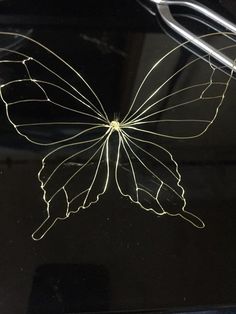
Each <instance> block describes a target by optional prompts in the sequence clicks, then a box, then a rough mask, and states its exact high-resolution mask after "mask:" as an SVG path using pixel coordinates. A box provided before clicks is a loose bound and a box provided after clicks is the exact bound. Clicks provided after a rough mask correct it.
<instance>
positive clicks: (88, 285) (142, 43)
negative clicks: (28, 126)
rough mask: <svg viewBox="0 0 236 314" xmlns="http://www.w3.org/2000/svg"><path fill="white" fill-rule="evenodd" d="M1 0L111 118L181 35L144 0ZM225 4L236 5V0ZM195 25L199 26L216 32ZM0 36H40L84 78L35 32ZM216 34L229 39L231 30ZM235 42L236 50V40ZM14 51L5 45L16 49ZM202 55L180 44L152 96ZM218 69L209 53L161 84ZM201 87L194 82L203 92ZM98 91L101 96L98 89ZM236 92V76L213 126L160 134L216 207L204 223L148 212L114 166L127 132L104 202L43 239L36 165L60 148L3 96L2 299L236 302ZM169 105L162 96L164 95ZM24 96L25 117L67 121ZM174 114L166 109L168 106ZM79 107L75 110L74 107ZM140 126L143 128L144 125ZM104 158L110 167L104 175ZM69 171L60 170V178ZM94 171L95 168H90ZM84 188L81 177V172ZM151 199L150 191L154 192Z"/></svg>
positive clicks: (199, 113)
mask: <svg viewBox="0 0 236 314" xmlns="http://www.w3.org/2000/svg"><path fill="white" fill-rule="evenodd" d="M232 5H233V2H232ZM1 6H2V12H3V24H4V25H3V27H2V28H1V31H11V32H17V33H21V34H27V35H28V36H30V37H32V38H34V39H36V40H37V41H39V42H41V43H43V44H44V45H45V46H47V47H48V48H50V49H51V50H52V51H54V52H56V53H57V54H58V55H59V56H61V57H62V58H63V59H64V60H66V61H67V62H68V63H69V64H70V65H72V66H73V67H74V68H75V69H76V70H78V71H79V73H80V74H81V75H82V76H83V78H84V79H86V81H87V82H88V83H89V84H90V86H91V87H92V88H93V89H94V91H95V92H96V94H97V95H98V97H99V99H100V100H101V102H102V104H103V105H104V107H105V110H106V112H107V113H108V116H109V119H110V120H113V119H115V118H116V117H118V118H119V119H121V117H124V115H125V114H126V112H127V110H128V108H129V106H130V104H131V101H132V99H133V97H134V95H135V91H136V90H137V88H138V86H139V85H140V83H141V82H142V80H143V78H144V76H145V75H146V74H147V72H148V71H149V70H150V68H151V67H152V66H153V65H154V64H155V62H157V61H158V60H159V59H160V58H161V57H162V56H163V55H164V54H165V53H167V52H168V51H169V50H171V49H172V48H174V47H176V46H177V43H176V42H175V41H174V39H172V38H171V37H169V36H168V35H166V34H165V33H163V31H162V30H161V28H160V27H159V25H158V23H157V22H156V20H155V18H153V17H152V16H151V15H150V14H149V13H148V12H146V11H145V10H144V9H143V8H142V7H141V6H140V5H139V4H137V3H136V2H118V1H112V2H104V3H103V4H102V3H100V4H96V5H95V4H94V3H90V4H89V2H88V4H82V3H81V4H77V3H74V4H72V3H71V4H70V6H69V7H68V6H67V3H65V2H58V5H56V7H55V3H53V2H52V3H47V5H46V4H44V2H42V4H41V5H39V6H34V5H32V3H31V4H30V3H28V2H27V1H24V2H22V3H21V4H19V3H18V2H17V4H16V2H15V1H9V2H8V1H3V2H2V3H0V7H1ZM212 8H213V9H214V8H215V9H216V10H219V9H220V5H219V4H218V3H217V4H215V7H213V6H212ZM223 9H224V13H225V14H226V16H227V10H230V9H231V7H230V1H228V3H227V5H225V6H224V8H223ZM231 13H232V12H231ZM24 14H25V16H24ZM97 14H99V15H100V16H98V15H97ZM228 16H229V15H228ZM191 23H192V22H190V25H191ZM196 25H197V24H195V28H196V30H200V31H199V33H200V34H202V33H204V32H203V29H202V27H200V25H199V29H198V27H197V26H196ZM207 32H209V30H207ZM0 43H1V47H9V49H12V50H15V51H19V52H20V51H24V49H28V53H32V54H33V55H34V54H36V55H38V57H40V58H42V60H43V62H47V63H48V64H49V65H50V66H51V67H53V69H54V70H55V71H60V73H61V75H63V77H65V78H66V79H68V80H73V77H70V73H69V72H67V71H64V68H63V67H62V68H60V65H57V64H56V63H54V61H53V60H50V59H48V57H47V55H46V54H45V55H41V54H40V50H37V49H35V48H34V47H33V46H32V47H30V46H27V45H28V43H27V41H24V40H19V38H11V37H7V38H3V37H2V36H0ZM216 44H217V45H218V46H219V47H221V45H223V43H222V42H221V41H217V42H216ZM224 45H225V43H224ZM234 49H235V51H236V48H234ZM230 52H231V54H233V50H231V51H230ZM1 58H3V59H6V55H4V53H3V52H2V54H1ZM191 58H193V55H192V53H191V52H190V51H187V50H185V49H182V50H181V51H178V52H177V53H175V54H173V56H172V58H171V59H170V60H169V61H168V62H166V63H164V64H163V66H162V67H160V69H159V70H158V71H157V72H155V75H154V76H153V77H152V78H151V79H150V81H148V84H147V86H146V89H144V90H143V91H142V94H141V96H140V103H142V101H143V100H144V99H147V97H148V95H150V92H151V91H152V90H153V88H155V85H156V84H160V82H161V80H163V78H165V77H168V76H170V75H171V73H174V72H175V71H177V69H178V68H180V67H181V66H183V65H184V64H185V63H186V62H189V61H188V60H191ZM36 71H37V70H36ZM19 73H20V71H19V72H18V69H17V68H15V67H14V69H13V68H12V67H11V66H9V65H7V64H4V65H3V64H1V74H0V79H1V84H2V83H4V82H5V81H6V80H12V79H14V78H16V79H19ZM209 73H211V68H209V66H207V65H206V63H205V62H203V61H202V63H201V64H199V65H198V66H195V67H192V68H191V69H190V70H187V71H186V72H184V74H183V75H182V74H181V75H179V76H177V78H176V80H175V81H174V83H171V84H167V85H166V86H165V89H164V90H163V91H162V93H163V94H166V93H167V94H168V93H170V92H171V91H172V92H173V91H176V90H178V89H180V88H184V86H189V85H191V84H196V82H197V81H198V82H205V81H207V80H209V77H210V76H209V75H210V74H209ZM225 77H226V74H225V73H223V72H222V73H220V74H219V80H221V81H222V80H225ZM45 79H48V78H45ZM191 82H193V83H191ZM25 88H26V90H27V86H26V87H25ZM22 90H23V89H22V88H20V89H18V90H17V89H15V90H9V91H8V92H7V94H6V95H7V96H6V97H9V99H13V98H14V97H16V98H17V97H20V95H21V93H22ZM193 92H194V91H193V90H190V94H189V96H188V97H190V99H191V98H193V94H191V93H193ZM208 92H209V95H210V93H213V94H214V93H216V92H219V93H221V91H220V89H217V90H216V89H212V90H209V91H208ZM85 93H88V94H87V96H88V97H91V94H90V95H89V92H85ZM57 97H58V98H60V95H58V96H57ZM162 97H164V96H162ZM181 97H182V96H181V95H179V96H176V97H175V98H174V99H173V100H172V101H174V102H176V103H181V102H182V98H181ZM235 99H236V95H235V80H234V79H233V78H232V80H231V83H230V85H229V89H228V90H227V93H226V94H225V99H224V102H223V104H222V106H221V107H220V108H219V113H218V116H217V118H216V119H215V121H214V123H213V124H212V125H211V126H210V128H209V130H207V132H206V133H204V134H203V135H202V136H201V137H197V138H191V139H188V140H184V139H169V138H163V137H160V139H159V142H158V143H160V145H163V146H164V147H165V148H166V149H168V151H170V152H171V154H172V155H173V156H174V159H175V160H176V162H178V165H179V168H178V169H179V172H180V173H181V178H182V179H181V184H182V186H183V187H184V190H185V198H186V200H187V206H186V208H187V210H189V211H190V212H191V213H193V214H195V215H197V216H198V217H200V218H201V219H202V220H203V221H204V223H205V224H206V227H205V228H204V229H197V228H195V227H194V226H193V225H191V224H190V223H188V222H187V221H185V220H183V219H181V218H180V217H170V216H168V215H166V216H162V217H159V216H157V215H155V214H154V213H152V212H147V211H145V210H144V209H142V208H141V207H140V206H139V205H138V204H135V203H133V202H131V201H130V199H129V198H126V197H124V196H122V195H121V194H120V193H119V191H118V189H117V186H116V182H115V178H114V168H115V162H116V147H117V146H116V145H117V137H114V140H113V141H112V142H111V145H110V149H111V156H110V160H111V175H110V178H109V179H110V180H109V184H108V188H107V191H106V193H104V194H103V195H102V196H101V197H100V200H99V202H97V203H96V204H93V205H91V206H90V207H89V208H87V209H84V210H83V209H81V210H80V211H79V212H78V213H76V214H72V215H71V216H70V217H69V218H68V219H66V220H65V221H58V222H57V223H56V224H55V226H54V227H53V228H52V229H51V230H50V231H49V232H48V234H47V235H46V236H45V237H44V238H43V239H42V240H41V241H38V242H35V241H33V240H32V238H31V234H32V232H33V231H34V230H35V229H36V228H37V227H38V226H39V225H40V224H41V222H42V221H43V220H44V219H45V217H46V204H45V202H44V201H43V193H42V190H41V189H40V183H39V181H38V178H37V175H38V171H39V170H40V168H41V160H42V158H43V157H44V156H45V155H46V154H47V153H49V152H50V151H51V148H50V147H43V146H38V145H34V144H33V143H30V142H29V141H27V140H26V139H25V138H24V137H22V136H20V135H19V134H17V132H16V130H15V129H14V127H13V125H11V124H10V123H9V120H8V119H7V116H6V110H5V107H4V104H3V102H2V103H1V106H0V117H1V136H0V195H1V197H0V209H1V220H0V226H1V246H0V250H1V254H0V313H1V314H7V313H9V314H10V313H11V314H20V313H27V314H32V313H38V314H43V313H50V314H53V313H79V312H83V311H84V312H93V311H94V312H105V313H106V312H107V313H109V312H112V311H125V312H126V311H127V312H129V311H137V312H144V311H151V310H152V311H159V310H161V309H168V310H169V311H176V310H175V309H177V308H179V309H183V310H184V309H190V308H191V309H198V308H209V307H213V308H214V307H216V308H221V307H225V306H226V307H228V306H233V304H235V303H236V266H235V265H236V253H235V244H234V243H235V240H236V232H235V221H236V211H235V200H236V199H235V175H236V168H235V160H236V149H235V147H236V135H235V114H236V107H235ZM63 101H65V100H64V99H63ZM216 101H217V100H216ZM168 105H169V104H168V102H166V103H163V104H162V106H163V107H162V108H166V107H165V106H167V107H168ZM216 107H217V103H216V102H214V101H213V102H212V103H208V107H206V106H204V108H203V107H202V106H199V107H194V108H193V107H191V108H193V111H191V112H193V114H194V119H196V118H199V117H205V115H206V116H208V118H209V115H210V116H211V117H212V109H214V108H216ZM144 108H145V107H144ZM184 108H185V107H184ZM198 108H201V109H200V110H198ZM12 110H13V112H12V116H13V117H14V119H16V120H17V121H22V120H24V121H32V120H33V119H34V118H35V117H36V116H37V117H40V118H41V119H42V121H45V120H44V119H47V118H49V119H51V120H50V121H55V120H56V119H58V117H61V114H60V112H54V110H51V109H48V108H46V109H45V108H41V107H34V108H33V109H32V108H29V107H22V106H21V107H20V108H19V107H18V108H15V109H14V108H13V109H12ZM191 110H192V109H191ZM213 111H214V110H213ZM186 112H187V113H186ZM191 112H190V113H191ZM190 113H189V111H186V110H183V112H182V113H181V115H185V114H186V117H189V114H190ZM165 117H166V116H165V113H164V114H163V116H162V119H165ZM67 118H68V119H69V120H70V121H74V115H73V114H72V115H71V114H70V115H68V117H67ZM167 118H169V119H170V117H166V119H167ZM171 118H172V119H174V116H172V117H171ZM208 118H207V117H206V118H205V119H208ZM85 120H86V119H85ZM86 121H87V120H86ZM17 123H18V122H17ZM39 129H40V130H34V131H33V132H31V135H32V134H33V136H35V137H37V136H38V135H39V134H40V138H43V139H44V140H45V141H47V140H48V139H50V140H56V139H57V138H58V137H60V138H61V136H62V135H63V136H66V135H67V134H73V131H74V130H73V128H71V127H66V128H65V129H63V128H62V129H60V130H59V131H60V132H59V133H58V130H55V131H53V130H52V129H53V128H51V127H49V128H44V129H43V131H42V128H39ZM186 130H187V131H186ZM159 131H160V132H164V133H166V132H169V134H170V135H172V136H174V135H176V134H178V135H185V134H186V132H187V133H188V134H193V133H194V132H195V133H196V132H198V131H199V130H198V125H197V126H196V125H195V124H194V123H193V124H191V125H190V126H187V127H186V126H183V125H181V126H180V127H179V126H177V125H175V126H171V125H169V124H165V123H163V124H162V125H161V126H159V125H158V127H157V126H155V132H159ZM195 133H194V134H195ZM130 134H131V135H132V136H136V133H135V131H133V132H131V133H130ZM91 136H92V137H93V136H97V133H94V134H92V135H91ZM142 136H144V135H143V134H142ZM145 139H146V136H145ZM150 140H152V139H150ZM146 149H147V148H146ZM65 154H67V152H66V153H65ZM56 157H58V158H61V156H56ZM142 157H143V156H142ZM124 159H125V158H124ZM124 159H121V164H122V167H123V168H122V169H123V170H122V171H123V172H122V178H121V180H122V182H123V184H126V187H127V189H128V190H131V189H132V188H133V186H131V185H132V182H131V181H132V180H131V175H130V173H131V172H130V169H128V170H127V158H126V161H125V160H124ZM55 160H56V158H55ZM53 162H54V161H53ZM53 162H52V164H53ZM76 162H81V160H77V161H76ZM74 166H75V165H74V164H69V165H68V167H74ZM70 169H71V168H70ZM104 171H105V170H103V172H102V173H101V174H100V175H101V180H102V181H101V182H103V178H102V176H103V175H104ZM64 173H65V172H63V174H64ZM142 175H143V177H142V182H143V184H147V185H150V186H151V187H152V185H151V183H150V182H149V180H150V178H149V177H148V176H147V174H145V173H143V172H142ZM62 176H63V175H62ZM62 176H59V177H58V178H57V182H55V184H59V185H60V180H62ZM87 179H88V174H86V173H85V174H84V177H83V179H81V180H82V181H83V180H85V181H86V180H87ZM146 182H147V183H146ZM79 184H80V182H78V185H79ZM52 188H54V187H52ZM71 189H72V190H74V191H76V189H77V185H76V184H74V185H73V186H72V188H71ZM144 201H145V200H144ZM149 201H150V200H149V199H148V198H147V200H146V202H147V203H148V202H149ZM165 201H166V202H167V198H166V199H165ZM63 202H64V201H63V200H61V199H58V200H57V203H56V205H55V207H57V208H56V210H58V215H61V211H62V212H63V210H64V207H63V206H65V204H64V203H63ZM170 203H171V204H172V203H173V201H171V200H170ZM62 205H63V206H62ZM167 205H168V202H167ZM59 207H60V208H59Z"/></svg>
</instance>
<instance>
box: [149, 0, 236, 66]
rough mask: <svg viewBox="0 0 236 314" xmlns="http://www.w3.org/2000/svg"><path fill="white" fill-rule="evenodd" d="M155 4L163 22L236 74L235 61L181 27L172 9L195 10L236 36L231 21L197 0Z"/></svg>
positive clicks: (167, 0)
mask: <svg viewBox="0 0 236 314" xmlns="http://www.w3.org/2000/svg"><path fill="white" fill-rule="evenodd" d="M150 1H151V2H152V3H154V4H155V5H156V7H157V10H158V11H159V14H160V16H161V18H162V19H163V21H164V22H165V23H166V24H167V25H168V26H169V27H170V28H171V29H173V30H174V31H175V32H176V33H178V34H179V35H181V36H182V37H183V38H185V39H186V40H187V41H190V42H191V43H192V44H194V45H195V46H196V47H197V48H199V49H201V50H202V51H204V52H205V53H206V54H208V55H210V56H211V57H213V58H214V59H215V60H217V61H218V62H220V63H221V64H223V65H224V66H226V67H227V68H229V69H230V70H231V71H232V70H233V71H234V72H236V64H235V60H232V59H230V58H229V57H228V56H226V55H225V54H224V53H223V52H221V51H219V50H218V49H216V48H215V47H213V46H211V45H210V44H209V43H207V42H206V41H204V39H201V38H199V37H197V36H196V35H195V34H193V33H192V32H191V31H190V30H188V29H187V28H185V27H184V26H183V25H181V24H180V23H179V22H178V21H177V20H176V19H175V18H174V16H173V15H172V13H171V10H170V7H171V6H179V7H187V8H189V9H191V10H193V13H195V12H197V13H199V14H201V15H203V16H205V17H207V18H208V19H210V20H212V21H213V22H214V23H216V24H218V25H220V26H221V27H222V26H223V27H224V28H225V29H226V30H228V31H229V32H232V33H234V34H235V35H236V25H235V24H234V23H232V22H230V21H229V20H227V19H225V18H224V17H222V16H221V15H219V14H218V13H216V12H214V11H213V10H211V9H209V8H208V7H206V6H205V5H203V4H201V3H199V2H197V1H195V0H182V1H181V0H180V1H179V0H150Z"/></svg>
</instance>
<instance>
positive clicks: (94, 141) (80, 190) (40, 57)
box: [0, 33, 110, 240]
mask: <svg viewBox="0 0 236 314" xmlns="http://www.w3.org/2000/svg"><path fill="white" fill-rule="evenodd" d="M0 36H5V37H12V38H15V39H16V40H18V39H19V38H22V39H23V40H24V45H23V47H22V48H21V50H20V51H17V50H14V51H13V50H10V49H7V48H0V54H1V60H0V68H1V73H2V77H4V81H3V80H2V82H1V85H0V95H1V98H2V100H3V102H4V103H5V106H6V113H7V117H8V119H9V121H10V122H11V124H12V125H13V126H14V128H15V130H16V131H17V132H18V134H20V135H21V136H23V137H25V138H26V139H27V140H28V141H30V142H32V143H34V144H38V145H43V146H50V147H52V151H51V152H50V153H48V154H47V155H46V156H45V157H44V158H43V160H42V167H41V170H40V171H39V174H38V179H39V181H40V185H41V189H42V190H43V199H44V201H45V202H46V204H47V215H46V218H45V220H44V222H43V223H42V224H41V225H40V227H39V228H38V229H37V230H36V232H35V233H34V234H33V235H32V236H33V239H34V240H38V239H41V238H42V237H43V236H44V235H45V234H46V232H47V231H48V230H49V229H50V228H51V227H52V226H53V225H54V223H55V222H56V221H57V220H62V219H66V218H68V217H69V215H70V214H71V213H75V212H77V211H78V210H79V209H80V208H87V207H89V206H90V205H91V204H92V203H95V202H97V201H98V199H99V196H100V195H101V194H103V193H104V192H105V190H106V187H107V182H108V178H109V155H108V150H109V136H110V130H109V128H107V124H108V118H107V115H106V112H105V110H104V108H103V106H102V104H101V102H100V100H99V99H98V97H97V96H96V94H95V93H94V91H93V90H92V88H91V87H90V86H89V85H88V84H87V82H86V81H85V80H84V79H83V78H82V76H81V75H80V74H79V73H78V72H76V71H75V70H74V69H73V68H72V67H71V66H70V65H69V64H68V63H66V62H65V61H64V60H62V59H61V58H60V57H59V56H57V55H56V54H55V53H54V52H52V51H50V50H49V49H48V48H46V47H45V46H43V45H42V44H40V43H38V42H37V41H35V40H33V39H31V38H28V37H26V36H23V35H19V34H13V33H0ZM3 74H5V75H3Z"/></svg>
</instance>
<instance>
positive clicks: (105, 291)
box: [27, 264, 110, 314]
mask: <svg viewBox="0 0 236 314" xmlns="http://www.w3.org/2000/svg"><path fill="white" fill-rule="evenodd" d="M109 306H110V278H109V273H108V271H107V270H106V268H105V267H104V266H102V265H90V264H82V265H76V264H48V265H43V266H40V267H38V268H37V269H36V271H35V276H34V280H33V285H32V290H31V295H30V299H29V306H28V311H27V314H46V313H47V314H48V313H50V314H54V313H55V314H60V313H63V314H65V313H80V312H85V311H86V312H87V311H91V312H92V311H94V312H95V311H96V312H97V311H106V310H109Z"/></svg>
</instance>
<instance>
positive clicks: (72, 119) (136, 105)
mask: <svg viewBox="0 0 236 314" xmlns="http://www.w3.org/2000/svg"><path fill="white" fill-rule="evenodd" d="M0 36H1V38H13V39H17V40H19V39H21V40H23V42H24V45H22V47H21V48H20V49H10V48H0V53H1V60H0V70H1V73H2V75H1V77H2V78H1V79H2V81H1V85H0V96H1V99H2V101H3V102H4V104H5V108H6V115H7V118H8V120H9V122H10V123H11V124H12V126H13V127H14V129H15V131H16V132H17V133H18V134H19V135H21V136H23V137H24V138H25V139H27V140H28V141H29V142H31V143H33V144H36V145H41V146H44V147H45V148H50V150H49V152H48V153H47V154H46V156H45V157H44V158H43V159H42V166H41V169H40V170H39V172H38V180H39V183H40V187H41V189H42V192H43V200H44V202H45V203H46V209H47V217H46V218H45V220H44V221H43V223H42V224H41V225H40V226H39V227H38V229H37V230H36V231H35V232H34V233H33V234H32V238H33V239H34V240H40V239H42V238H43V237H44V236H45V234H46V233H47V232H48V230H49V229H51V228H52V226H53V225H54V224H55V222H56V221H58V220H64V219H67V218H68V217H70V216H71V214H72V213H77V212H78V211H79V210H80V209H85V208H88V207H89V206H91V205H92V204H95V203H97V202H98V201H99V199H100V197H101V196H102V195H103V194H104V193H105V192H106V190H107V188H108V185H109V182H110V179H111V178H110V177H111V176H112V177H113V178H114V180H115V183H116V186H117V188H118V190H119V192H120V194H121V195H122V196H125V197H127V198H128V199H129V200H130V201H131V202H132V203H136V204H137V205H138V206H139V207H141V208H142V209H143V210H145V211H149V212H153V213H154V214H156V215H157V216H163V215H169V216H179V217H182V218H183V219H185V220H186V221H188V222H190V223H191V224H192V225H194V226H195V227H197V228H203V227H204V223H203V221H202V220H201V219H200V218H198V217H197V216H196V215H194V214H193V213H190V212H189V211H187V210H186V199H185V190H184V188H183V186H182V183H181V174H180V171H179V166H178V164H177V162H176V161H175V159H174V156H173V154H172V153H171V152H170V150H169V149H168V148H167V146H168V147H169V145H170V144H169V143H170V142H173V141H174V142H175V141H182V140H187V139H190V140H191V139H194V138H197V137H199V136H201V135H202V134H204V133H205V132H206V131H207V130H208V128H209V127H210V126H211V125H212V123H213V122H214V121H215V119H216V117H217V114H218V111H219V108H220V106H221V104H222V102H223V99H224V97H225V94H226V91H227V89H228V86H229V83H230V80H231V77H232V73H231V72H227V71H226V69H225V68H224V67H223V66H222V65H215V64H213V62H212V60H211V56H209V55H208V56H207V55H205V56H204V57H205V59H207V62H205V61H204V60H203V59H202V57H201V56H196V55H194V54H191V53H190V54H188V58H185V59H187V62H184V63H183V62H182V59H184V53H185V52H183V51H185V46H186V45H187V43H183V44H180V45H179V46H177V47H174V48H172V49H171V50H170V51H169V52H168V53H166V54H165V55H164V56H163V57H161V58H160V59H159V60H158V61H157V62H155V63H154V64H153V65H152V67H151V68H150V69H149V70H148V72H147V74H146V75H145V77H144V78H143V80H142V81H141V84H140V85H139V87H138V88H137V90H136V92H135V93H134V95H133V98H132V100H131V101H130V103H127V104H126V108H128V110H126V113H125V114H124V115H123V117H120V116H119V115H117V116H115V115H113V116H112V117H109V115H108V113H107V111H106V110H105V107H104V105H103V104H102V102H101V101H100V99H99V98H98V96H97V95H96V94H95V92H94V90H93V89H92V88H91V87H90V85H89V84H88V83H87V82H86V80H85V79H84V78H83V77H82V76H81V74H80V73H79V72H78V71H76V70H75V69H74V68H73V67H72V66H71V65H69V63H67V62H66V61H65V60H63V59H62V58H61V57H59V56H58V55H57V54H56V53H54V52H53V51H51V50H50V49H49V48H47V47H46V46H44V45H43V44H41V43H39V42H38V41H36V40H34V39H33V38H31V37H27V36H25V35H21V34H16V33H10V32H0ZM226 37H227V36H226ZM204 39H205V40H209V41H211V42H214V43H215V44H216V45H218V49H220V50H221V51H223V52H226V51H227V52H232V51H233V50H232V49H233V48H234V46H235V45H232V44H231V45H229V44H228V43H226V42H225V36H224V34H223V33H222V34H218V33H217V34H216V33H215V34H208V35H205V36H204ZM176 60H178V61H180V62H177V61H176ZM201 69H203V70H204V71H203V72H202V71H201ZM202 73H203V74H202ZM131 93H132V92H131ZM58 207H60V212H57V210H58ZM55 212H56V214H55Z"/></svg>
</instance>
